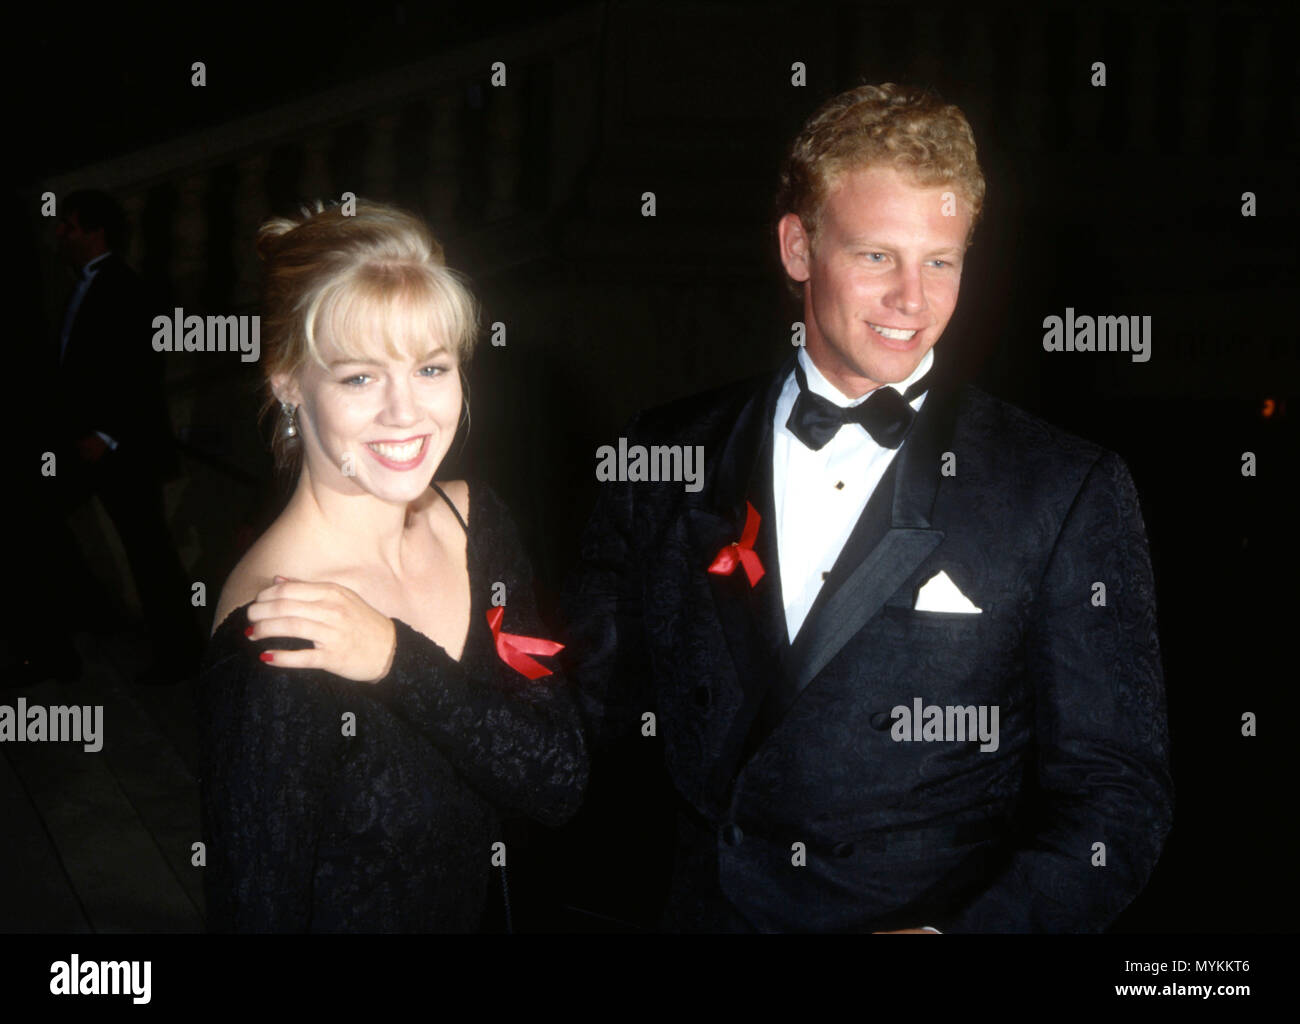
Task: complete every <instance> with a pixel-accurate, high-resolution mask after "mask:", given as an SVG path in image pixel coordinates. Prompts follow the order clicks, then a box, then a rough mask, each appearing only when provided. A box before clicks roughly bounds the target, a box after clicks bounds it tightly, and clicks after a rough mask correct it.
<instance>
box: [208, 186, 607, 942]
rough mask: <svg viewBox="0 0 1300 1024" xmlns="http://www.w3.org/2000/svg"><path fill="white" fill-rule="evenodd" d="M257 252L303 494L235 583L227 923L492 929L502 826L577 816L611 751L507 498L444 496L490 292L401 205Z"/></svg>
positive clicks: (224, 714) (298, 232) (219, 899)
mask: <svg viewBox="0 0 1300 1024" xmlns="http://www.w3.org/2000/svg"><path fill="white" fill-rule="evenodd" d="M258 249H259V252H260V254H261V255H262V258H263V260H264V261H265V264H266V289H265V294H264V302H263V315H262V344H263V358H264V365H265V372H266V376H267V381H268V383H269V386H270V390H271V392H272V395H273V399H272V401H278V402H279V403H280V418H281V422H280V424H279V426H278V429H277V432H276V442H275V448H276V456H277V463H278V464H279V465H281V466H283V467H290V468H292V469H293V470H294V471H295V472H296V473H297V487H296V490H295V491H294V492H293V495H292V497H291V498H290V500H289V503H288V505H287V506H286V508H285V509H284V511H283V513H281V515H280V516H279V518H278V519H276V521H275V522H274V523H273V524H272V525H271V526H270V528H269V529H268V530H267V531H266V533H265V534H263V535H262V537H260V538H259V539H258V541H257V542H256V543H255V544H254V545H253V546H252V548H251V549H250V550H249V551H248V553H247V554H246V555H245V556H244V557H243V559H242V560H241V561H240V562H239V564H238V565H237V566H236V567H235V569H234V571H233V572H232V573H231V575H230V578H229V580H227V582H226V585H225V588H224V590H223V591H222V594H221V599H220V603H219V605H218V608H217V613H216V623H217V625H216V628H215V630H214V632H213V635H212V639H211V641H210V645H209V649H208V652H207V655H206V657H205V659H204V672H203V674H202V676H201V678H200V684H199V720H200V729H201V736H202V749H201V756H202V761H203V778H202V797H203V812H204V831H205V839H206V844H207V858H208V860H207V874H206V878H207V895H208V918H209V927H211V928H212V929H214V930H219V931H227V930H234V931H367V932H373V931H467V930H475V929H478V928H479V927H480V924H481V920H482V914H483V911H484V904H485V894H486V892H487V890H488V882H489V876H490V874H491V872H492V871H493V870H494V868H493V857H494V854H495V855H496V863H498V864H499V863H501V861H500V856H501V853H502V851H501V849H500V848H499V847H496V848H495V849H494V844H497V843H498V842H500V841H501V835H500V818H501V817H502V816H503V815H524V816H528V817H531V818H534V819H536V820H538V821H542V822H545V823H547V824H550V825H555V824H558V823H560V822H562V821H564V820H565V819H566V818H568V817H569V816H570V815H571V814H572V813H573V812H574V811H575V810H576V808H577V806H578V804H579V802H580V801H581V797H582V792H583V788H584V786H585V784H586V772H587V760H586V750H585V747H584V744H583V739H582V733H581V730H580V726H579V720H578V717H577V713H576V709H575V707H574V704H573V702H572V700H571V698H570V696H569V694H568V692H567V689H566V686H565V682H564V680H563V678H561V676H560V675H559V674H558V673H556V674H549V673H547V671H546V669H545V668H544V667H543V666H542V664H541V662H539V661H537V660H535V659H533V658H531V657H530V656H529V655H528V654H527V653H520V652H519V650H518V649H519V648H521V647H522V648H523V649H524V651H531V652H532V653H539V652H541V653H548V652H550V651H552V650H553V649H554V648H557V647H558V646H559V645H555V644H550V645H548V644H545V643H544V642H543V643H537V644H530V643H529V642H528V641H527V640H525V639H521V638H520V637H521V636H522V637H532V638H536V637H538V636H539V634H540V633H541V632H542V630H541V627H540V624H539V621H538V618H537V614H536V610H535V607H534V602H533V595H532V585H531V574H530V570H529V566H528V562H527V559H526V558H525V556H524V553H523V551H522V549H521V547H520V544H519V539H518V536H517V534H516V531H515V528H514V525H513V524H512V522H511V520H510V517H509V515H508V514H507V512H506V509H505V507H504V506H503V505H502V503H501V502H500V500H499V499H498V498H497V497H496V495H494V494H493V493H492V492H491V491H490V490H489V489H488V488H486V487H485V486H482V485H480V484H475V485H474V486H472V487H471V486H469V485H467V484H466V483H464V482H463V481H457V482H453V483H446V484H443V485H441V486H439V485H438V484H431V481H432V479H433V476H434V474H435V472H436V471H437V469H438V465H439V463H440V462H441V461H442V459H443V457H444V456H445V455H446V453H447V450H448V448H449V447H450V445H451V443H452V439H453V437H454V436H455V435H456V431H457V427H458V425H459V424H460V422H461V420H462V410H463V396H462V384H461V374H460V369H461V367H462V366H463V365H464V363H465V361H466V360H467V359H468V358H469V356H470V353H471V350H472V347H473V344H474V340H475V336H476V332H477V324H476V320H477V312H476V309H475V305H474V301H473V299H472V298H471V296H470V295H469V293H468V292H467V291H466V290H465V288H464V287H463V286H462V285H461V284H460V282H459V281H458V280H457V277H456V275H455V274H453V273H452V272H451V271H449V270H448V269H447V268H446V267H445V265H444V263H443V259H442V252H441V248H440V247H439V246H438V245H437V243H436V242H435V241H434V240H433V239H432V238H431V236H430V235H429V233H428V231H427V230H426V229H425V228H424V226H423V225H422V224H421V223H420V222H419V221H417V220H416V219H415V218H413V217H411V216H409V215H407V214H405V213H402V212H400V211H398V210H395V209H392V208H389V207H385V206H380V205H375V204H367V203H358V204H357V207H356V212H355V215H352V216H345V215H344V214H343V212H342V209H341V208H339V207H335V208H331V209H320V210H318V211H317V212H315V213H308V214H305V215H304V216H303V217H302V218H301V219H298V220H288V219H277V220H272V221H270V222H268V223H267V224H266V225H264V226H263V228H262V230H261V232H260V233H259V237H258ZM269 407H273V406H269ZM503 602H504V603H503ZM498 616H499V618H498ZM498 633H499V634H500V636H501V637H502V638H504V639H503V640H502V641H501V642H500V643H498V642H497V641H496V639H495V635H496V634H498ZM530 677H533V678H530Z"/></svg>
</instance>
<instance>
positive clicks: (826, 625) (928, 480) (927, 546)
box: [748, 373, 957, 750]
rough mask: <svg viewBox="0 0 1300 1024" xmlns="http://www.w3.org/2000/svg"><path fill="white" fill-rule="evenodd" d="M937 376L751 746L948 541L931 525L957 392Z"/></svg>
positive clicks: (798, 641) (797, 642)
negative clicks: (941, 460)
mask: <svg viewBox="0 0 1300 1024" xmlns="http://www.w3.org/2000/svg"><path fill="white" fill-rule="evenodd" d="M935 377H936V379H935V380H934V382H933V383H932V384H931V386H930V390H929V393H928V394H927V396H926V399H925V403H924V404H923V405H922V406H921V411H920V412H919V413H918V414H917V417H916V421H915V422H914V423H913V425H912V430H911V432H910V433H909V435H908V437H907V440H906V442H905V443H904V444H903V447H902V449H901V450H900V451H899V453H898V454H897V455H896V456H895V457H894V459H893V461H892V462H891V463H890V466H889V469H888V470H887V471H886V473H885V476H884V477H882V479H881V482H880V484H879V485H878V486H877V488H876V490H875V492H874V493H873V494H872V496H871V499H870V500H869V501H868V502H867V505H866V508H864V509H863V512H862V515H861V517H860V518H859V520H858V523H857V525H856V526H855V527H854V530H853V533H852V534H851V535H850V537H849V540H848V541H847V542H846V543H845V545H844V548H843V550H842V551H841V552H840V556H839V558H838V559H837V560H836V563H835V566H834V567H833V568H832V570H831V572H830V574H829V576H828V577H827V581H826V585H825V586H824V587H823V588H822V592H821V593H820V594H819V595H818V598H817V601H816V603H815V604H814V605H813V607H812V609H811V610H810V611H809V613H808V617H807V618H806V619H805V621H804V624H803V627H802V628H801V629H800V630H799V634H798V635H797V636H796V637H795V638H794V642H793V643H792V644H791V646H790V651H789V656H788V658H787V659H786V663H785V666H784V672H783V673H782V674H781V676H780V678H779V679H778V682H777V686H776V687H775V688H774V689H773V691H772V694H771V697H770V698H769V700H768V703H767V705H766V707H765V708H764V711H763V715H762V718H761V721H760V724H759V731H758V734H757V735H755V736H753V737H751V740H750V743H749V744H748V749H751V750H755V749H757V747H758V746H759V745H760V744H761V743H762V741H763V740H764V739H766V738H767V736H768V735H769V734H770V733H771V731H772V729H774V728H775V727H776V725H777V724H778V723H779V722H780V720H781V718H782V717H784V716H785V714H787V713H788V712H789V710H790V708H791V707H792V706H793V704H794V702H795V701H796V700H797V699H798V697H799V695H800V694H801V693H802V692H803V691H804V689H805V688H806V687H807V686H808V684H809V683H810V682H812V680H813V679H815V678H816V677H817V674H818V673H819V672H821V671H822V669H824V668H825V667H826V665H827V664H829V662H830V661H831V659H832V658H834V657H835V655H836V654H838V653H839V651H840V650H841V649H842V648H843V647H844V645H845V644H846V643H848V641H849V640H850V639H851V638H852V637H853V636H854V635H855V634H856V633H857V632H858V631H859V630H861V629H862V628H863V626H865V625H866V624H867V623H868V622H869V621H870V620H871V619H872V618H873V617H874V616H875V615H876V614H877V613H878V612H879V611H880V609H881V607H882V606H883V605H884V603H885V601H886V600H888V599H889V597H890V596H892V595H893V594H894V593H895V592H896V591H897V590H898V588H899V587H901V586H902V585H903V584H904V583H906V582H907V580H908V579H909V578H910V577H911V576H912V574H913V573H914V572H915V571H916V569H917V568H918V567H919V566H920V564H921V563H922V562H923V561H924V560H925V559H926V558H927V557H928V556H929V555H930V553H931V552H932V551H933V550H934V549H935V548H936V547H937V546H938V545H939V543H940V542H941V541H942V540H943V537H944V532H943V531H942V530H936V529H934V528H933V527H932V526H931V525H930V515H931V512H932V510H933V508H934V501H935V497H936V495H937V493H938V490H939V481H940V459H941V456H942V454H943V452H944V451H945V450H946V449H947V447H948V445H949V444H950V442H951V437H952V428H953V422H954V418H955V415H956V404H957V403H956V398H957V394H956V385H955V383H954V382H953V381H951V380H950V379H949V378H948V377H947V376H946V375H941V374H939V373H936V375H935Z"/></svg>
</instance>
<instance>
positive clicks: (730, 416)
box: [565, 362, 1173, 932]
mask: <svg viewBox="0 0 1300 1024" xmlns="http://www.w3.org/2000/svg"><path fill="white" fill-rule="evenodd" d="M792 366H793V364H792V362H787V364H786V365H785V366H784V367H783V368H782V369H781V370H780V371H779V372H778V373H777V374H775V375H768V376H765V377H763V378H761V379H759V380H756V381H752V382H748V383H745V384H740V385H735V386H731V387H728V388H724V389H722V390H719V391H715V392H712V393H709V394H706V395H703V396H699V397H695V398H691V399H687V400H684V401H681V402H678V403H675V404H673V405H671V406H667V407H665V408H661V409H658V410H655V411H652V412H648V413H644V414H642V415H640V416H639V417H637V418H636V419H635V420H633V422H632V423H631V424H630V425H629V426H628V428H627V429H626V431H625V436H627V437H628V443H629V445H631V444H645V445H653V444H659V445H702V446H703V448H704V457H705V476H704V487H703V489H702V490H701V491H699V492H698V493H690V492H688V491H686V489H685V487H684V485H683V484H682V483H680V482H677V483H672V482H659V483H647V482H619V483H607V484H604V485H602V486H603V488H604V490H603V492H602V494H601V497H600V499H599V502H598V504H597V508H596V511H595V513H594V514H593V517H592V519H591V521H590V523H589V524H588V527H587V530H586V533H585V535H584V539H583V543H582V553H581V563H580V565H579V567H578V569H577V570H576V571H575V572H574V574H573V575H572V576H571V578H570V580H569V583H568V586H567V587H566V598H565V607H566V617H567V620H568V626H569V636H568V639H569V647H568V650H567V651H566V657H568V658H569V670H570V671H571V672H572V678H573V679H575V680H576V683H577V686H578V687H579V692H580V695H581V700H582V704H583V707H584V712H585V714H586V717H587V719H588V722H589V724H590V727H591V729H592V732H593V735H594V737H595V738H596V739H597V740H598V741H603V742H609V741H611V740H615V739H618V738H620V737H622V738H624V739H623V741H624V742H630V743H631V742H645V741H644V740H642V739H641V738H640V731H639V726H641V724H642V722H643V719H642V716H643V715H644V714H645V713H646V712H653V713H654V714H655V716H656V728H657V731H658V735H660V736H661V737H662V738H663V742H664V749H665V758H666V767H667V771H668V774H669V777H670V778H671V780H672V782H673V784H674V786H675V788H676V791H677V796H678V797H679V798H680V799H679V806H680V813H679V815H678V830H679V832H678V840H677V862H676V865H675V869H674V879H673V885H672V894H671V897H670V906H669V908H668V914H667V919H666V924H667V926H668V927H670V928H674V929H684V930H707V931H733V930H734V931H750V930H760V931H874V930H886V929H893V928H906V927H920V926H922V925H933V926H935V927H937V928H939V929H940V930H942V931H951V932H961V931H1051V932H1063V931H1099V930H1101V929H1103V928H1105V927H1106V926H1107V925H1108V924H1110V923H1111V922H1112V921H1113V920H1114V919H1115V917H1116V916H1117V915H1118V914H1119V913H1120V911H1121V910H1122V909H1123V908H1124V907H1125V906H1126V905H1127V904H1128V903H1129V902H1130V901H1131V900H1132V899H1133V898H1134V896H1136V895H1137V893H1138V892H1139V891H1140V890H1141V889H1142V887H1143V886H1144V885H1145V883H1146V881H1147V879H1148V877H1149V875H1150V874H1151V871H1152V868H1153V866H1154V864H1155V862H1156V860H1157V858H1158V856H1159V853H1160V850H1161V848H1162V845H1163V843H1164V839H1165V836H1166V834H1167V833H1168V830H1169V827H1170V821H1171V817H1172V805H1173V787H1172V783H1171V780H1170V777H1169V773H1168V735H1167V723H1166V715H1165V703H1164V693H1163V683H1162V670H1161V664H1160V652H1159V644H1158V639H1157V633H1156V619H1155V602H1154V587H1153V583H1152V577H1151V566H1150V558H1149V554H1148V550H1147V543H1146V536H1145V531H1144V527H1143V522H1142V517H1141V511H1140V508H1139V503H1138V497H1137V493H1136V491H1135V489H1134V486H1133V482H1132V479H1131V477H1130V475H1129V472H1128V470H1127V468H1126V466H1125V465H1124V463H1123V461H1122V460H1121V459H1120V458H1119V457H1118V456H1116V455H1114V454H1113V453H1110V452H1107V451H1104V450H1102V449H1101V448H1098V447H1097V446H1095V445H1093V444H1090V443H1088V442H1086V441H1083V440H1081V439H1079V438H1076V437H1073V436H1071V435H1069V434H1066V433H1064V432H1062V431H1060V430H1057V429H1055V428H1053V427H1051V426H1049V425H1048V424H1046V423H1044V422H1042V421H1041V420H1039V419H1036V418H1035V417H1033V416H1030V415H1029V414H1027V413H1025V412H1023V411H1021V410H1019V409H1017V408H1015V407H1013V406H1011V405H1008V404H1006V403H1004V402H1002V401H999V400H998V399H996V398H993V397H992V396H990V395H988V394H986V393H984V392H982V391H979V390H977V389H975V388H973V387H970V386H967V385H959V384H957V383H955V382H953V381H949V380H945V379H944V376H943V374H942V373H940V372H938V371H936V377H937V378H938V379H937V380H936V381H935V382H934V383H933V384H932V386H931V388H930V391H929V393H928V396H927V398H926V400H925V403H924V405H923V406H922V408H921V411H920V413H919V414H918V416H917V418H916V420H915V422H914V424H913V426H912V429H911V432H910V433H909V435H908V437H907V439H906V441H905V443H904V444H903V446H902V448H901V449H900V451H899V452H898V454H897V455H896V456H895V458H894V459H893V461H892V463H891V465H890V468H889V471H888V472H887V473H886V476H885V478H884V479H883V480H882V482H881V484H880V486H879V487H878V488H877V490H876V491H875V492H874V493H873V495H872V498H871V500H870V501H869V502H868V504H867V506H866V508H865V510H864V512H863V514H862V517H861V519H860V520H859V522H858V523H857V525H856V527H855V530H854V532H853V534H852V535H851V537H850V539H849V541H848V542H847V543H846V545H845V547H844V549H843V551H842V552H841V554H840V557H839V560H838V562H837V563H836V565H835V567H834V568H833V569H832V571H831V573H830V576H829V578H828V579H827V581H826V583H825V585H824V586H823V588H822V592H821V594H820V596H819V598H818V600H817V602H816V604H815V605H814V607H813V609H812V610H811V612H810V613H809V616H808V618H807V620H806V622H805V624H804V625H803V627H802V629H801V631H800V632H799V634H798V635H797V636H796V637H795V638H794V639H793V642H792V643H787V642H786V626H785V619H784V613H783V606H782V601H781V594H780V572H779V568H778V564H777V550H776V548H777V545H776V536H775V532H776V531H775V516H774V514H773V511H772V509H773V496H772V478H771V436H772V417H773V412H774V409H775V405H776V399H777V396H778V395H779V393H780V388H781V385H782V383H783V381H784V380H785V378H786V376H787V375H788V373H789V372H790V370H791V369H792ZM844 429H860V428H857V427H854V426H850V427H846V428H844ZM747 503H752V504H753V505H754V507H755V509H756V510H757V511H758V512H759V514H760V516H761V523H760V526H759V531H758V538H757V541H756V543H755V550H756V551H757V552H758V554H759V557H760V559H761V561H762V564H763V566H764V568H765V569H766V573H765V575H764V576H763V577H762V579H761V580H760V581H759V583H758V584H757V585H756V586H751V584H750V582H749V580H748V578H747V576H746V574H745V573H744V572H743V571H742V570H741V569H740V568H737V569H736V571H735V572H734V573H732V574H731V575H730V576H721V575H717V574H712V573H710V572H708V567H709V566H710V564H711V563H712V562H713V560H714V558H715V557H716V556H717V555H718V553H719V551H720V550H721V549H722V548H724V547H725V546H727V545H729V544H732V543H734V542H736V541H737V540H738V539H739V538H740V536H741V530H742V528H743V525H744V522H745V516H746V506H747ZM941 570H942V571H943V572H946V573H947V575H948V576H949V577H950V578H951V580H952V581H953V582H954V583H955V584H956V585H957V587H958V588H960V590H961V592H962V593H963V594H965V595H966V596H967V597H968V598H969V599H970V600H971V601H972V602H973V603H974V604H975V605H976V606H977V607H979V608H980V609H982V612H981V613H980V614H965V613H960V612H936V611H917V610H915V607H914V606H915V603H916V597H917V592H918V589H919V588H920V587H921V586H922V585H923V584H924V583H925V582H926V581H928V580H929V579H930V578H931V577H933V576H934V575H935V574H936V573H938V572H939V571H941ZM1097 583H1102V584H1104V585H1105V591H1104V604H1102V603H1100V601H1099V600H1098V597H1099V596H1100V594H1101V592H1100V591H1099V590H1098V589H1097V588H1096V586H1095V585H1096V584H1097ZM916 698H921V699H922V700H923V703H924V705H938V706H941V707H945V708H946V707H949V706H951V707H967V706H975V707H977V708H978V707H979V706H981V705H983V706H986V707H989V708H991V707H993V706H996V707H997V709H998V715H999V729H998V732H999V737H998V739H999V742H998V746H997V749H996V750H992V751H982V750H980V749H979V748H980V744H979V742H978V741H965V742H963V741H961V740H951V741H950V740H937V741H925V740H911V741H904V740H901V739H898V738H896V734H895V730H894V726H895V718H894V716H893V714H892V711H893V709H894V708H895V707H898V706H900V705H901V706H904V707H907V708H908V709H909V710H910V709H912V708H913V707H914V701H915V700H916Z"/></svg>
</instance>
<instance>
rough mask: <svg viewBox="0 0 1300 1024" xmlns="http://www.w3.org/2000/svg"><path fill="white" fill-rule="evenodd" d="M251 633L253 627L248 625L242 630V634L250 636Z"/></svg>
mask: <svg viewBox="0 0 1300 1024" xmlns="http://www.w3.org/2000/svg"><path fill="white" fill-rule="evenodd" d="M252 635H253V627H252V626H249V627H248V628H247V629H246V630H244V636H252Z"/></svg>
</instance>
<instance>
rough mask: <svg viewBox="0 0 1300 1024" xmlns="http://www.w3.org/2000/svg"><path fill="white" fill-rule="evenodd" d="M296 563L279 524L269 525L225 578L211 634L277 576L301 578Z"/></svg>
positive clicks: (297, 563) (289, 544)
mask: <svg viewBox="0 0 1300 1024" xmlns="http://www.w3.org/2000/svg"><path fill="white" fill-rule="evenodd" d="M299 561H300V559H299V558H298V557H297V555H296V553H295V552H294V550H293V545H292V544H291V543H290V542H289V541H288V539H287V537H286V536H285V533H284V531H283V530H281V529H279V524H278V523H274V524H272V525H271V527H270V529H268V530H267V531H266V532H265V533H264V534H262V536H260V537H258V538H257V540H256V541H254V542H253V546H252V547H250V548H249V549H248V550H247V551H246V552H245V553H244V557H243V558H241V559H240V560H239V562H238V563H236V565H235V567H234V568H233V569H232V570H231V571H230V575H229V576H228V577H227V578H226V584H225V586H223V587H222V588H221V597H220V598H218V599H217V612H216V614H215V615H214V616H213V618H212V632H214V633H215V632H216V631H217V630H218V629H219V628H220V627H221V624H222V623H223V622H225V621H226V619H227V618H228V617H229V616H230V613H231V612H233V611H234V610H235V609H236V608H240V607H242V606H243V605H246V604H248V603H249V602H251V601H253V600H254V599H256V597H257V595H258V594H259V593H261V592H262V591H263V590H265V589H266V588H267V587H269V586H270V585H271V584H272V583H273V582H275V577H276V576H277V575H280V576H300V575H302V568H301V566H300V564H299Z"/></svg>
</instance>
